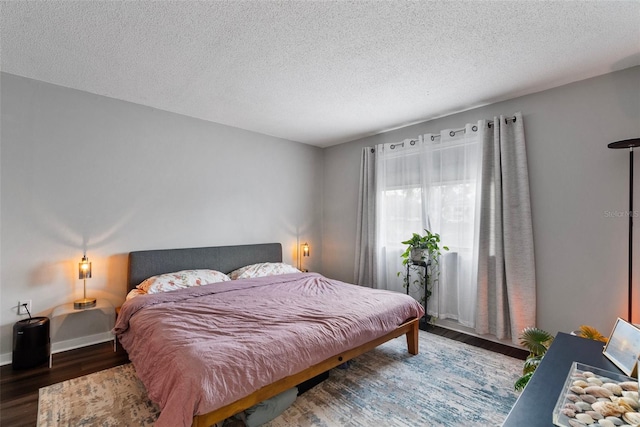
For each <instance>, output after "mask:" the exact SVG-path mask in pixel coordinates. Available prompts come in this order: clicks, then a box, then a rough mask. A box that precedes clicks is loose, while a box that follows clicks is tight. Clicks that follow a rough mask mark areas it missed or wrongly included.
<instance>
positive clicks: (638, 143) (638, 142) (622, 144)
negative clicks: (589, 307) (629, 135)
mask: <svg viewBox="0 0 640 427" xmlns="http://www.w3.org/2000/svg"><path fill="white" fill-rule="evenodd" d="M608 147H609V148H628V149H629V318H628V321H629V323H631V322H632V321H633V282H632V280H631V279H632V277H633V276H632V272H633V267H632V266H633V215H634V212H633V149H634V147H640V138H635V139H625V140H623V141H616V142H612V143H610V144H609V145H608Z"/></svg>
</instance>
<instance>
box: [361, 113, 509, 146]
mask: <svg viewBox="0 0 640 427" xmlns="http://www.w3.org/2000/svg"><path fill="white" fill-rule="evenodd" d="M509 120H511V121H513V122H514V123H515V122H516V120H517V119H516V116H513V117H505V119H504V124H509ZM487 126H489V128H491V126H493V120H489V122H487ZM471 130H473V131H474V132H475V131H477V130H478V126H476V125H473V126H472V127H471ZM459 132H466V129H465V128H462V129H455V130H452V131H450V132H449V136H452V137H453V136H456V134H457V133H459ZM436 138H440V135H431V140H432V141H434V140H435V139H436ZM416 142H418V140H417V139H412V140H410V141H409V144H411V145H416ZM397 146H399V147H404V141H403V142H399V143H397V144H391V145H390V148H391V149H392V150H393V149H394V148H396V147H397ZM371 152H372V153H373V152H375V150H374V149H373V148H372V149H371Z"/></svg>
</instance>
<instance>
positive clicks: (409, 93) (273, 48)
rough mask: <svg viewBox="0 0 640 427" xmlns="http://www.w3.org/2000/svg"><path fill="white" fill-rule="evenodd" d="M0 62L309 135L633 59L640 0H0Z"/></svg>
mask: <svg viewBox="0 0 640 427" xmlns="http://www.w3.org/2000/svg"><path fill="white" fill-rule="evenodd" d="M0 6H1V9H0V13H1V19H2V20H1V37H2V38H1V48H2V51H1V53H2V57H1V61H2V62H1V69H2V71H5V72H8V73H12V74H17V75H20V76H25V77H30V78H33V79H37V80H42V81H45V82H50V83H54V84H57V85H61V86H65V87H70V88H75V89H80V90H84V91H88V92H91V93H96V94H100V95H106V96H109V97H113V98H117V99H122V100H126V101H131V102H135V103H139V104H143V105H148V106H152V107H155V108H159V109H163V110H167V111H172V112H176V113H180V114H185V115H188V116H192V117H197V118H201V119H205V120H210V121H213V122H218V123H223V124H226V125H231V126H236V127H239V128H243V129H248V130H252V131H256V132H261V133H264V134H268V135H273V136H278V137H282V138H286V139H290V140H294V141H300V142H304V143H308V144H313V145H318V146H328V145H332V144H337V143H340V142H344V141H349V140H353V139H356V138H359V137H362V136H366V135H371V134H375V133H379V132H382V131H385V130H389V129H392V128H396V127H400V126H403V125H407V124H410V123H416V122H420V121H424V120H428V119H432V118H435V117H440V116H443V115H447V114H451V113H454V112H458V111H462V110H466V109H469V108H473V107H477V106H480V105H485V104H488V103H492V102H496V101H500V100H504V99H508V98H512V97H515V96H520V95H523V94H527V93H532V92H537V91H539V90H544V89H548V88H551V87H555V86H558V85H562V84H566V83H569V82H572V81H577V80H582V79H585V78H588V77H592V76H596V75H600V74H604V73H608V72H611V71H615V70H620V69H623V68H627V67H630V66H633V65H638V64H640V1H637V0H636V1H557V2H551V1H545V2H540V1H531V2H529V1H527V2H524V1H510V2H506V1H501V2H498V1H429V2H415V1H412V2H399V1H391V2H380V1H375V2H368V1H357V2H352V1H340V2H329V1H321V2H310V1H297V2H274V1H255V0H254V1H242V2H240V1H237V2H236V1H232V2H191V1H187V2H179V1H178V2H168V1H159V2H152V1H146V2H112V1H109V2H102V1H89V2H84V1H77V2H76V1H73V2H71V1H51V2H26V1H19V2H5V1H2V4H1V5H0Z"/></svg>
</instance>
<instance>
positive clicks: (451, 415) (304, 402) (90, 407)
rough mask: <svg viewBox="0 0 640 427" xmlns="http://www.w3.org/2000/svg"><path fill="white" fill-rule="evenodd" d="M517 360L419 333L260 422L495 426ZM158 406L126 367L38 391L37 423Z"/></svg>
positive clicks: (145, 411)
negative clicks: (416, 342)
mask: <svg viewBox="0 0 640 427" xmlns="http://www.w3.org/2000/svg"><path fill="white" fill-rule="evenodd" d="M521 369H522V361H520V360H518V359H515V358H512V357H508V356H504V355H501V354H497V353H494V352H491V351H488V350H484V349H481V348H477V347H473V346H470V345H467V344H464V343H461V342H458V341H453V340H450V339H448V338H443V337H440V336H437V335H433V334H430V333H428V332H424V331H420V354H418V355H416V356H411V355H409V354H408V353H407V346H406V340H405V338H404V337H400V338H396V339H394V340H391V341H389V342H387V343H385V344H383V345H381V346H379V347H377V348H376V349H374V350H372V351H370V352H368V353H366V354H363V355H362V356H359V357H357V358H356V359H354V360H352V361H351V362H350V363H349V366H348V367H347V368H346V369H333V370H332V371H331V374H330V377H329V379H327V380H326V381H324V382H322V383H321V384H319V385H318V386H316V387H314V388H313V389H311V390H309V391H307V392H306V393H304V394H302V395H301V396H299V397H298V399H297V400H296V401H295V403H294V404H293V405H292V406H291V407H290V408H289V409H287V410H286V411H285V412H284V413H282V414H281V415H280V416H279V417H278V418H276V419H274V420H273V421H271V422H270V423H268V424H266V425H265V426H268V427H285V426H286V427H292V426H300V427H310V426H314V427H316V426H317V427H333V426H354V427H355V426H362V427H370V426H378V425H384V426H390V427H391V426H393V427H395V426H398V427H400V426H407V427H415V426H447V427H451V426H483V427H484V426H495V425H500V424H501V423H502V422H503V421H504V419H505V418H506V416H507V414H508V412H509V410H510V409H511V407H512V406H513V404H514V403H515V401H516V398H517V394H516V393H515V392H514V391H513V383H514V381H515V380H516V378H518V376H519V373H520V371H521ZM158 411H159V410H158V407H157V406H156V405H154V404H153V403H152V402H150V401H149V399H148V398H147V397H146V392H145V389H144V386H143V385H142V384H141V383H140V381H139V380H138V379H137V377H136V376H135V370H134V369H133V366H132V365H131V364H127V365H123V366H118V367H116V368H112V369H107V370H105V371H101V372H97V373H94V374H91V375H86V376H84V377H80V378H76V379H73V380H69V381H65V382H62V383H59V384H54V385H52V386H49V387H44V388H42V389H40V398H39V402H38V426H71V425H73V426H90V425H91V426H95V425H99V426H123V425H127V426H134V425H135V426H151V425H153V422H154V420H155V419H156V418H157V416H158Z"/></svg>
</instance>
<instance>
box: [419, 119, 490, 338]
mask: <svg viewBox="0 0 640 427" xmlns="http://www.w3.org/2000/svg"><path fill="white" fill-rule="evenodd" d="M477 131H478V127H477V125H473V124H468V125H466V126H465V129H464V130H462V131H460V130H458V131H453V130H444V131H442V132H441V133H440V134H439V135H425V137H424V139H425V141H427V144H426V147H427V163H426V168H427V170H428V171H429V181H428V185H427V189H428V191H429V193H428V194H429V196H428V216H429V220H430V223H431V228H432V230H435V231H436V232H437V233H439V234H440V237H441V239H442V245H444V246H447V247H449V250H448V251H442V257H441V259H440V271H441V276H440V283H439V286H438V287H437V288H436V289H435V290H434V295H433V301H434V303H435V304H433V306H432V308H431V309H432V310H433V311H434V312H433V313H432V314H434V315H436V316H438V317H439V318H441V319H454V320H457V321H458V322H459V323H460V324H462V325H464V326H468V327H471V328H473V327H474V326H475V319H476V290H477V272H478V267H477V266H478V249H477V248H478V215H476V212H478V210H479V203H480V197H479V196H480V189H479V178H480V164H481V155H482V150H481V140H480V138H479V136H478V132H477Z"/></svg>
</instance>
